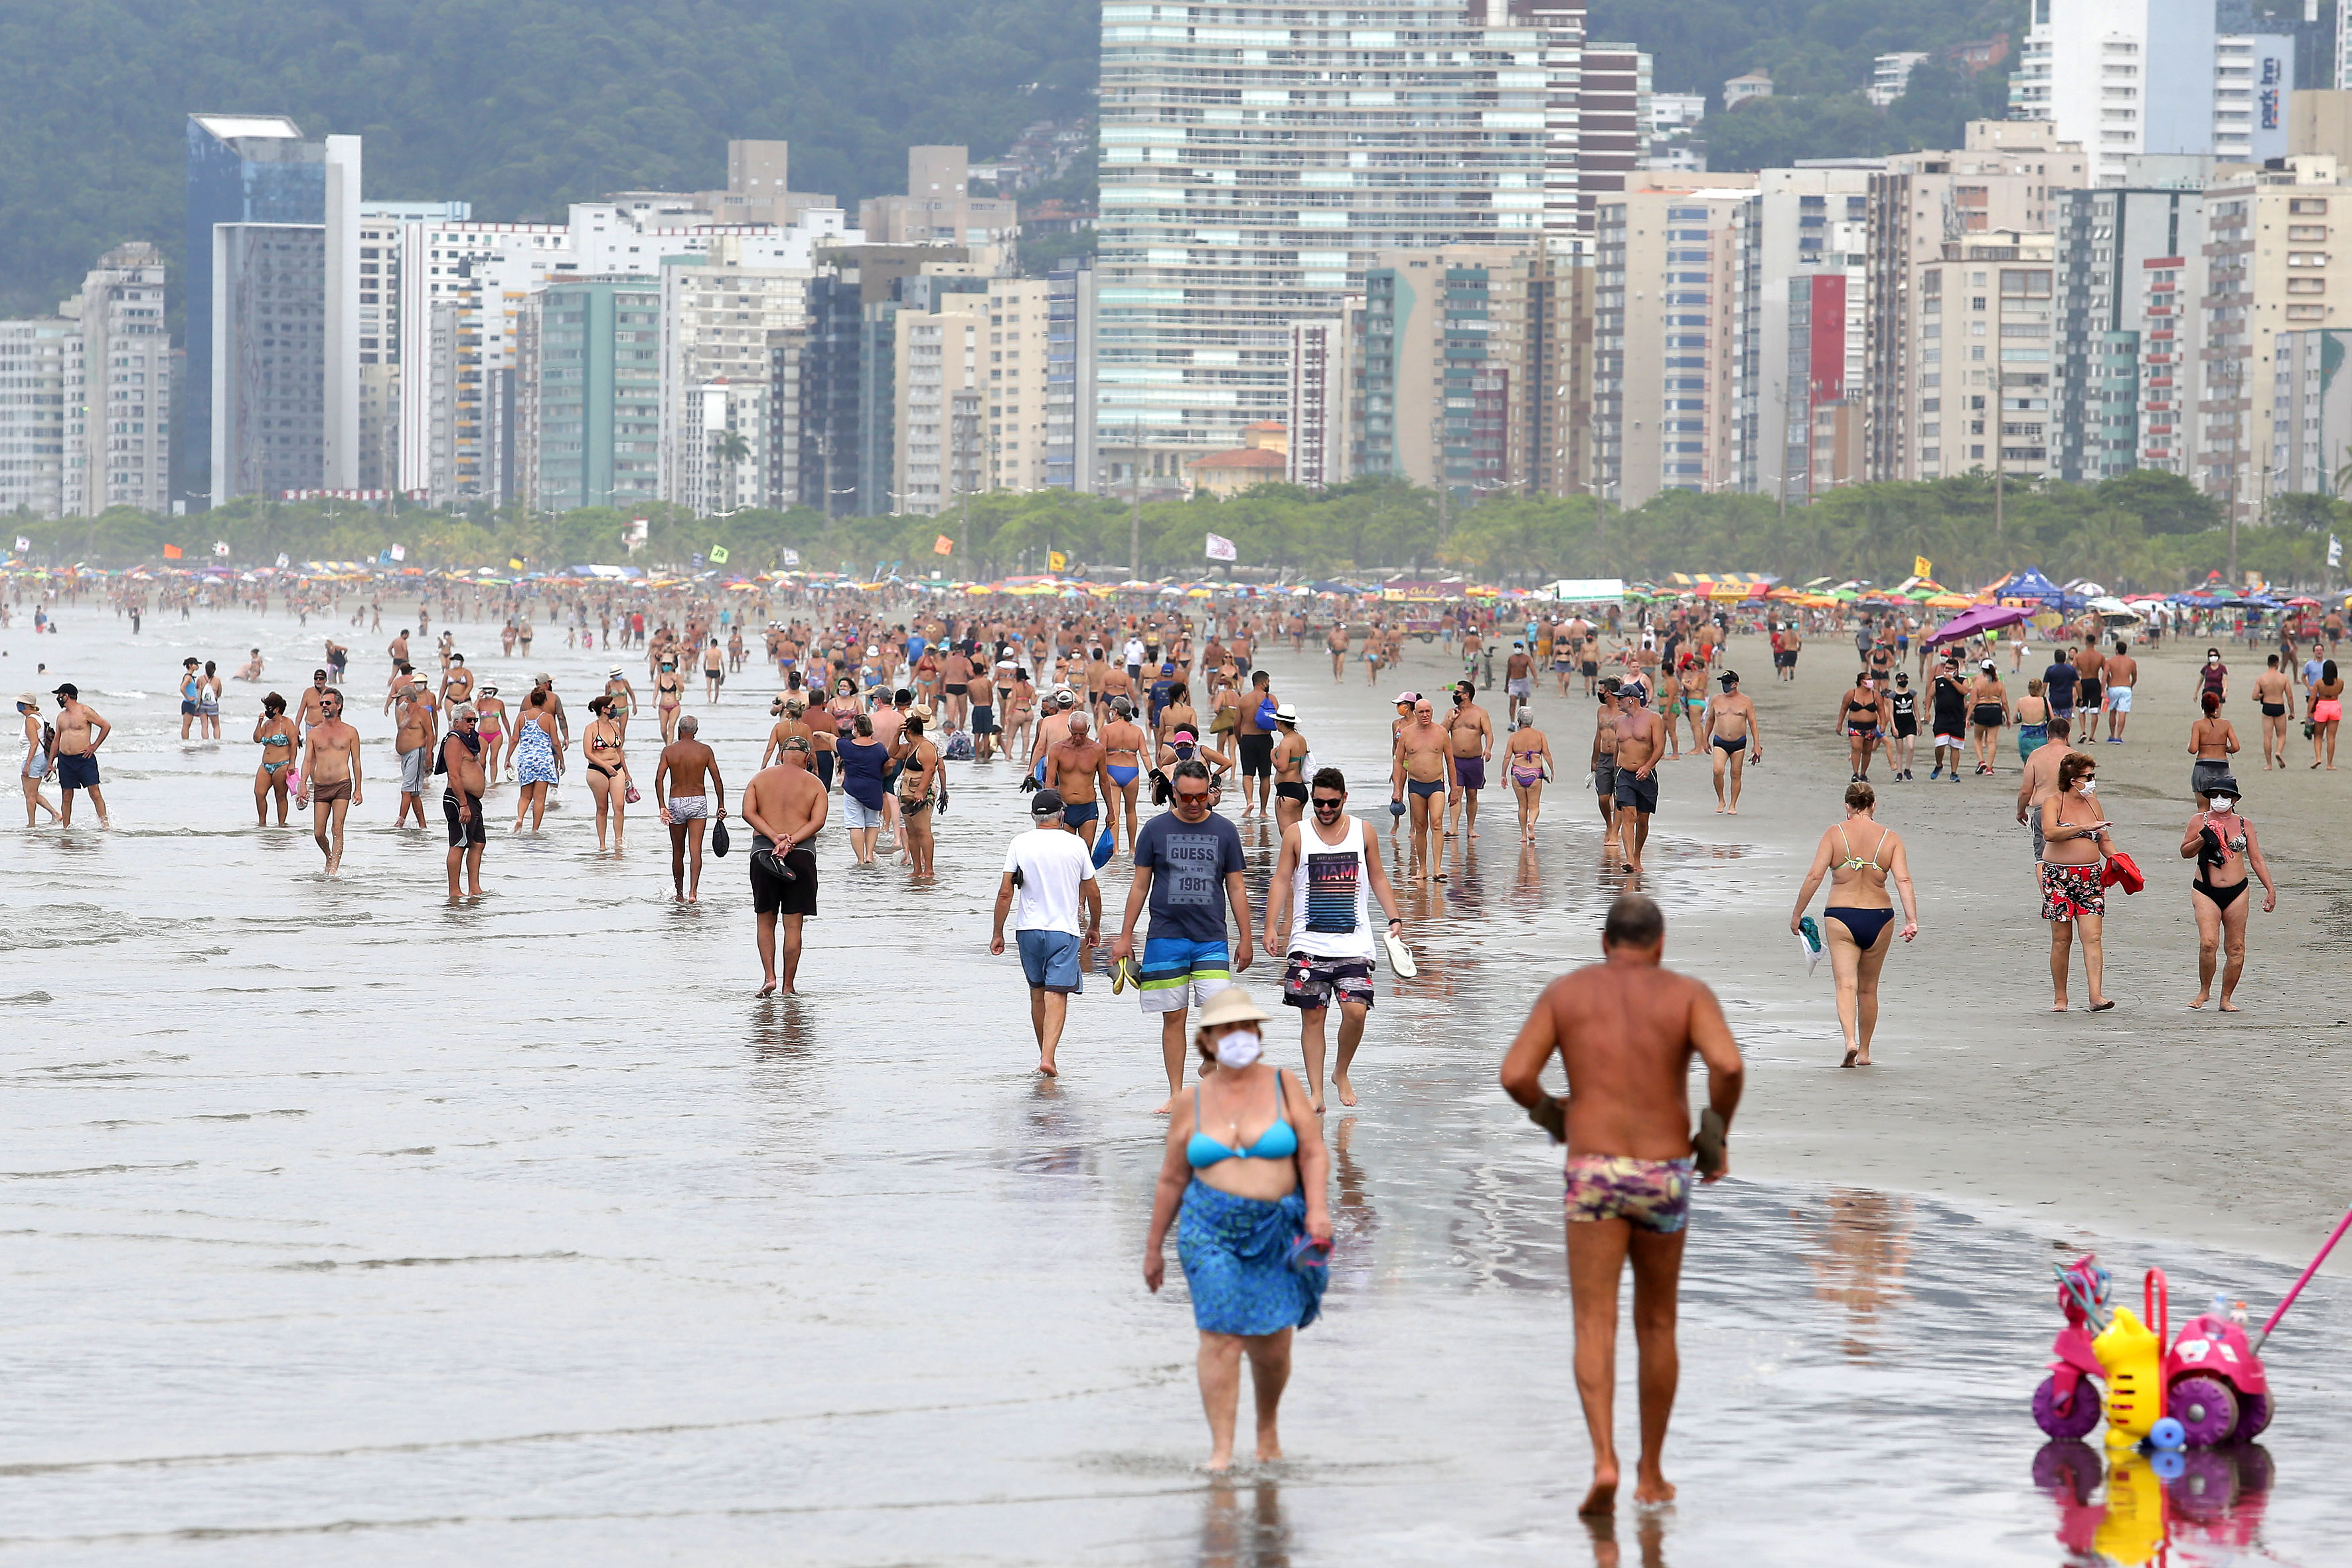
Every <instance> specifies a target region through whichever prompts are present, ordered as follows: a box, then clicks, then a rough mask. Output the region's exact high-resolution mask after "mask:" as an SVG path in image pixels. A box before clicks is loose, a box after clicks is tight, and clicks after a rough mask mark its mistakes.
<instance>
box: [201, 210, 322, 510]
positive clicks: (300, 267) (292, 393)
mask: <svg viewBox="0 0 2352 1568" xmlns="http://www.w3.org/2000/svg"><path fill="white" fill-rule="evenodd" d="M209 239H210V243H211V247H212V260H211V265H210V267H209V268H208V271H209V272H210V274H211V276H212V286H213V297H212V309H211V311H210V315H211V319H212V330H213V353H212V378H213V386H212V398H211V411H212V443H213V449H212V461H211V466H210V471H211V474H212V487H213V488H212V504H214V505H215V506H219V505H221V504H223V503H224V502H226V501H227V500H229V499H230V498H231V497H233V496H250V495H257V496H262V497H266V498H268V499H270V500H275V499H277V498H278V497H279V496H281V495H283V494H284V493H285V492H286V491H288V490H306V489H322V488H323V489H343V488H346V487H343V486H340V485H330V484H329V483H328V479H329V478H330V470H329V468H328V467H327V440H328V419H327V415H328V399H327V383H328V379H329V378H328V363H327V330H326V329H327V318H328V314H329V312H328V310H327V228H326V226H324V225H322V224H315V223H312V224H291V223H285V224H270V223H223V224H215V225H214V226H213V229H212V233H211V235H210V236H209ZM352 370H353V372H354V375H356V373H357V370H358V367H357V366H356V365H354V366H352ZM353 412H354V416H356V413H357V410H356V408H354V410H353ZM354 423H356V419H355V420H354Z"/></svg>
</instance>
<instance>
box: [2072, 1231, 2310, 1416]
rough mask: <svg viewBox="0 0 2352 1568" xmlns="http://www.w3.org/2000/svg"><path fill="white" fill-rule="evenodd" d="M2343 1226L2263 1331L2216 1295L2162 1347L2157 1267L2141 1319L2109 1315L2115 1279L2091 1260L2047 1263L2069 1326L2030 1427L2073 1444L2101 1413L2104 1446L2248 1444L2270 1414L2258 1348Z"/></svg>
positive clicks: (2164, 1307)
mask: <svg viewBox="0 0 2352 1568" xmlns="http://www.w3.org/2000/svg"><path fill="white" fill-rule="evenodd" d="M2347 1228H2352V1212H2347V1214H2346V1215H2344V1217H2343V1218H2342V1219H2340V1220H2338V1221H2336V1228H2335V1229H2334V1230H2332V1231H2330V1232H2329V1233H2328V1236H2327V1239H2326V1241H2325V1242H2323V1243H2321V1245H2320V1248H2319V1253H2318V1256H2316V1257H2315V1258H2312V1260H2311V1262H2310V1263H2309V1265H2307V1266H2306V1267H2305V1269H2304V1271H2303V1273H2302V1274H2301V1276H2300V1277H2298V1278H2297V1279H2296V1280H2295V1282H2294V1286H2293V1287H2292V1288H2291V1289H2288V1291H2287V1293H2286V1296H2285V1298H2284V1300H2281V1301H2280V1302H2279V1304H2278V1307H2277V1309H2276V1310H2274V1311H2273V1312H2272V1313H2271V1315H2270V1318H2269V1320H2268V1321H2266V1322H2264V1323H2263V1326H2262V1328H2261V1329H2260V1330H2259V1331H2255V1332H2253V1333H2248V1332H2247V1331H2246V1313H2245V1304H2244V1303H2243V1302H2231V1300H2229V1299H2228V1298H2227V1297H2225V1296H2216V1297H2215V1298H2214V1299H2213V1303H2212V1305H2211V1306H2210V1307H2209V1308H2208V1309H2207V1310H2205V1311H2202V1312H2200V1313H2199V1314H2198V1315H2197V1316H2195V1317H2193V1318H2191V1319H2189V1321H2187V1322H2186V1323H2183V1324H2182V1325H2181V1328H2180V1333H2179V1338H2177V1339H2171V1347H2170V1348H2169V1349H2166V1348H2165V1343H2166V1341H2167V1340H2168V1339H2170V1338H2171V1335H2170V1321H2169V1319H2170V1305H2169V1301H2168V1285H2167V1282H2166V1280H2165V1277H2164V1271H2163V1270H2162V1269H2160V1268H2151V1269H2149V1270H2148V1271H2147V1275H2146V1277H2145V1279H2144V1280H2143V1282H2142V1310H2143V1312H2144V1314H2145V1316H2144V1317H2143V1316H2140V1315H2135V1314H2134V1313H2133V1311H2132V1310H2131V1309H2130V1308H2128V1307H2116V1308H2115V1309H2114V1310H2112V1311H2110V1310H2108V1305H2107V1303H2108V1298H2109V1295H2110V1292H2111V1289H2112V1281H2111V1279H2110V1277H2109V1275H2108V1273H2107V1271H2106V1270H2105V1268H2101V1267H2099V1263H2098V1259H2097V1258H2095V1257H2092V1256H2091V1255H2089V1254H2087V1253H2086V1254H2084V1256H2083V1257H2081V1258H2076V1259H2075V1260H2074V1262H2073V1263H2071V1264H2066V1265H2063V1266H2061V1265H2058V1264H2054V1263H2053V1264H2052V1265H2051V1272H2052V1273H2053V1275H2055V1276H2056V1277H2057V1279H2058V1304H2059V1306H2060V1307H2061V1308H2063V1310H2064V1311H2065V1314H2066V1326H2065V1327H2064V1328H2063V1329H2061V1330H2060V1331H2058V1337H2057V1339H2056V1341H2055V1342H2053V1344H2052V1346H2051V1352H2052V1354H2053V1357H2054V1359H2053V1361H2052V1362H2051V1363H2050V1374H2049V1375H2048V1376H2047V1377H2044V1378H2043V1379H2042V1383H2041V1384H2040V1386H2038V1387H2037V1388H2035V1389H2034V1391H2033V1419H2034V1422H2035V1424H2036V1425H2037V1426H2040V1427H2041V1428H2042V1431H2043V1432H2045V1433H2047V1434H2048V1435H2049V1436H2053V1437H2057V1438H2079V1437H2081V1436H2084V1434H2086V1433H2088V1432H2089V1431H2090V1429H2091V1428H2092V1427H2093V1426H2096V1425H2097V1424H2098V1422H2099V1420H2100V1418H2101V1416H2102V1415H2104V1416H2105V1419H2106V1422H2107V1442H2108V1443H2109V1444H2110V1445H2116V1444H2129V1443H2142V1442H2144V1443H2146V1444H2147V1445H2148V1446H2150V1447H2155V1448H2158V1449H2171V1450H2178V1449H2179V1448H2181V1447H2197V1448H2205V1447H2213V1446H2215V1445H2217V1444H2222V1443H2230V1442H2233V1441H2234V1442H2251V1441H2252V1439H2253V1438H2255V1437H2257V1436H2261V1435H2262V1433H2263V1430H2264V1429H2265V1428H2266V1427H2268V1426H2270V1424H2271V1416H2272V1415H2273V1413H2274V1409H2275V1406H2274V1405H2273V1402H2272V1399H2271V1392H2270V1384H2269V1380H2268V1378H2267V1376H2266V1375H2265V1374H2264V1373H2263V1359H2262V1349H2263V1344H2264V1342H2267V1341H2268V1340H2269V1338H2270V1336H2271V1331H2272V1330H2273V1329H2275V1328H2277V1327H2278V1323H2279V1320H2280V1319H2282V1318H2284V1317H2285V1316H2286V1312H2287V1309H2288V1308H2290V1307H2292V1306H2294V1301H2295V1298H2296V1297H2298V1296H2300V1295H2302V1294H2303V1288H2304V1287H2305V1285H2308V1284H2309V1283H2310V1282H2311V1277H2312V1276H2313V1275H2315V1274H2316V1273H2318V1272H2319V1266H2320V1265H2321V1264H2322V1263H2324V1262H2325V1261H2326V1258H2327V1255H2328V1254H2329V1253H2330V1252H2332V1251H2333V1250H2335V1247H2336V1243H2337V1242H2338V1241H2340V1240H2342V1239H2343V1237H2344V1233H2345V1231H2346V1230H2347ZM2094 1330H2095V1331H2096V1333H2095V1334H2094V1332H2093V1331H2094ZM2094 1379H2095V1380H2097V1382H2098V1383H2099V1384H2104V1385H2105V1397H2104V1400H2102V1399H2101V1398H2099V1397H2098V1396H2096V1395H2095V1394H2094V1393H2093V1391H2092V1380H2094Z"/></svg>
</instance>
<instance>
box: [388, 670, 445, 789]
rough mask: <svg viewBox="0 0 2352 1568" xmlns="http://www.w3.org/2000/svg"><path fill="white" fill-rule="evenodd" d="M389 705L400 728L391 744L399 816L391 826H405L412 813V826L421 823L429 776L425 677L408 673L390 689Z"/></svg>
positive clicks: (429, 730) (429, 711) (431, 747)
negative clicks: (396, 756) (396, 763)
mask: <svg viewBox="0 0 2352 1568" xmlns="http://www.w3.org/2000/svg"><path fill="white" fill-rule="evenodd" d="M392 705H393V707H394V709H395V710H398V713H399V716H400V719H399V722H400V729H399V731H398V733H397V735H396V736H395V737H394V741H393V749H394V751H396V752H399V753H400V813H399V815H398V816H394V818H393V821H392V825H393V826H394V827H405V826H408V813H409V811H410V809H411V808H412V807H413V808H414V809H415V812H416V826H419V827H423V826H425V781H426V779H428V778H429V777H430V776H431V775H432V773H433V754H434V749H435V748H434V744H433V742H434V733H433V731H434V714H433V706H432V703H431V702H430V701H429V700H426V698H425V678H424V677H423V676H421V675H418V674H416V673H415V671H413V670H412V671H410V672H409V674H408V675H407V676H406V677H405V678H404V680H403V682H402V684H401V685H399V686H397V687H394V689H393V693H392Z"/></svg>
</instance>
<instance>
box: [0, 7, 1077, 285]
mask: <svg viewBox="0 0 2352 1568" xmlns="http://www.w3.org/2000/svg"><path fill="white" fill-rule="evenodd" d="M1097 9H1098V8H1097V6H1096V5H1088V4H1084V3H1083V0H977V3H975V4H950V3H948V0H787V3H786V4H783V5H769V4H758V3H755V0H690V3H689V0H634V3H632V4H627V5H621V4H615V3H614V0H561V3H559V0H506V3H504V4H501V5H496V6H490V7H485V6H481V5H459V4H457V3H456V0H221V3H220V4H215V5H192V4H188V3H187V0H75V3H73V4H70V5H32V4H25V3H23V0H18V3H16V4H10V5H0V149H5V156H0V215H5V220H6V221H5V222H0V314H7V315H28V314H37V313H41V312H46V311H48V310H54V309H56V307H57V302H58V300H60V299H62V298H63V297H65V296H66V295H67V294H68V293H70V292H71V291H72V290H73V289H75V288H76V287H77V286H78V285H79V283H80V281H81V276H82V273H83V272H84V271H85V270H86V269H87V268H89V265H90V263H91V262H92V261H93V260H95V259H96V258H97V257H98V255H99V253H100V252H101V251H103V250H104V249H106V248H107V247H109V246H111V245H115V244H118V243H120V242H121V241H123V240H126V239H150V240H153V241H154V242H156V243H157V244H159V245H161V246H163V248H164V250H165V253H166V255H167V256H168V257H169V258H171V260H172V262H173V264H174V266H175V268H176V264H177V263H178V261H179V260H180V253H181V251H182V249H183V247H184V243H185V237H184V231H185V228H186V223H187V217H186V210H187V209H186V196H185V179H186V163H187V155H186V151H185V149H186V139H185V132H184V121H185V118H186V116H187V115H188V114H189V113H190V112H191V111H205V110H218V111H245V112H278V113H285V114H290V115H292V116H293V117H294V118H295V119H296V120H297V121H299V123H300V124H301V126H302V128H303V130H304V131H305V132H308V133H310V134H311V135H324V134H327V133H329V132H335V133H355V134H359V135H362V136H364V137H366V138H367V193H368V195H371V196H380V197H386V198H418V199H421V198H437V197H456V198H459V199H463V200H467V201H471V202H472V203H473V204H474V213H475V216H477V217H481V218H490V219H522V218H531V217H540V218H549V217H552V218H558V219H560V218H561V216H562V211H563V207H564V205H565V204H566V203H568V202H572V201H579V200H586V199H592V198H593V197H596V196H599V195H604V194H605V193H606V192H609V191H614V190H627V189H636V190H645V189H667V190H681V189H682V190H698V189H710V188H714V187H717V186H719V185H722V184H725V182H726V158H727V142H728V139H729V138H730V137H781V138H783V139H785V140H788V141H790V142H792V143H793V166H792V179H793V188H795V189H797V190H804V191H827V192H831V193H833V194H835V195H839V196H840V197H842V198H843V199H844V200H845V201H849V202H851V203H853V204H854V203H855V202H856V200H857V199H858V198H860V197H862V196H869V195H880V194H887V193H891V192H896V191H898V190H901V189H903V188H904V185H905V181H906V171H907V147H908V144H909V143H910V142H961V143H965V144H967V145H969V146H971V149H972V151H973V153H975V154H976V155H979V156H982V157H985V156H991V155H993V154H994V153H1000V152H1002V151H1003V149H1004V148H1005V147H1006V146H1008V145H1009V144H1010V143H1011V142H1012V141H1013V138H1014V137H1015V136H1016V135H1017V134H1018V133H1019V132H1020V130H1021V128H1022V127H1023V126H1024V125H1026V124H1028V123H1030V122H1031V121H1036V120H1039V119H1045V118H1048V117H1052V118H1069V117H1072V116H1076V115H1080V114H1087V113H1091V112H1092V111H1093V107H1094V100H1093V96H1092V92H1091V89H1092V88H1093V85H1094V81H1095V65H1096V55H1097V47H1098V39H1099V25H1098V21H1097ZM176 276H177V275H176V271H175V273H174V279H175V281H176ZM178 306H179V298H178V294H177V291H176V289H175V290H174V293H173V316H174V318H175V319H176V318H177V317H178V315H179V310H178Z"/></svg>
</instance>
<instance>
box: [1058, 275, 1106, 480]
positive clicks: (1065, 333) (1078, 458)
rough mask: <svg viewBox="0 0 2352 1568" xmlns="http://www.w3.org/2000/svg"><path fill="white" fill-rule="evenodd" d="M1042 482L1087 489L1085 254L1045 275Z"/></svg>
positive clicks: (1090, 378) (1090, 421) (1089, 279)
mask: <svg viewBox="0 0 2352 1568" xmlns="http://www.w3.org/2000/svg"><path fill="white" fill-rule="evenodd" d="M1045 284H1046V288H1045V483H1046V485H1047V486H1048V487H1049V488H1050V489H1063V490H1076V491H1079V492H1081V493H1085V494H1092V493H1093V492H1094V489H1095V485H1096V479H1097V475H1096V469H1095V437H1096V431H1095V343H1096V336H1097V329H1096V326H1095V268H1094V258H1092V257H1087V258H1083V259H1082V260H1079V261H1077V262H1076V263H1074V264H1072V265H1070V266H1066V267H1057V268H1054V269H1053V270H1052V271H1050V272H1048V273H1047V274H1046V275H1045Z"/></svg>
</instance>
